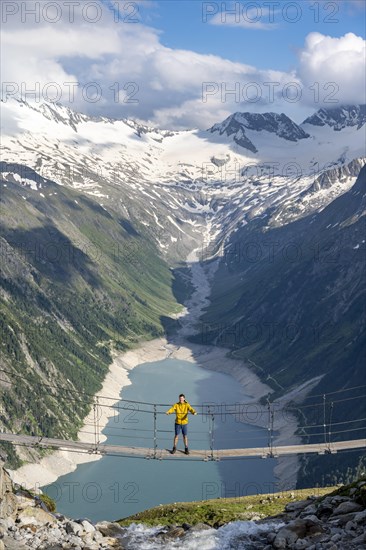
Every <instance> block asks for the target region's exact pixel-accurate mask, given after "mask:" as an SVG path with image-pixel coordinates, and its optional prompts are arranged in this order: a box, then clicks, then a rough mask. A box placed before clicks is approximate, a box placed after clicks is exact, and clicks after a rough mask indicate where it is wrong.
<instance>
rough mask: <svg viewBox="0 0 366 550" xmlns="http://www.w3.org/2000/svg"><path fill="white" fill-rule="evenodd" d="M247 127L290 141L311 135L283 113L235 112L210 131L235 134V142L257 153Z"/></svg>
mask: <svg viewBox="0 0 366 550" xmlns="http://www.w3.org/2000/svg"><path fill="white" fill-rule="evenodd" d="M246 129H247V130H255V131H256V132H261V131H266V132H269V133H273V134H275V135H277V136H278V137H280V138H283V139H286V140H288V141H298V140H300V139H305V138H308V137H310V136H309V134H307V133H306V132H304V130H302V128H300V126H298V125H297V124H295V122H293V121H292V120H291V119H290V118H288V116H286V115H285V114H283V113H281V114H278V113H264V114H258V113H234V114H233V115H230V116H229V117H228V118H227V119H226V120H224V122H222V123H220V124H215V125H214V126H212V128H210V129H209V131H210V132H212V133H214V132H218V133H219V134H220V135H222V134H226V135H227V136H228V137H229V136H231V135H233V134H234V137H233V140H234V141H235V143H237V144H238V145H240V146H242V147H244V148H247V149H249V150H250V151H252V152H254V153H256V152H257V151H258V149H257V148H256V146H255V145H254V144H253V143H252V142H251V141H250V139H249V138H248V137H247V136H246V134H245V130H246Z"/></svg>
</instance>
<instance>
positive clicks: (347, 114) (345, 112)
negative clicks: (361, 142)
mask: <svg viewBox="0 0 366 550" xmlns="http://www.w3.org/2000/svg"><path fill="white" fill-rule="evenodd" d="M365 122H366V105H347V106H342V107H337V108H333V109H319V111H317V112H316V113H315V114H314V115H312V116H310V117H308V118H307V119H306V120H304V122H303V123H302V126H304V125H306V124H312V125H314V126H326V125H327V126H330V127H331V128H333V130H337V131H339V130H343V128H346V127H352V126H357V129H358V130H359V129H360V128H362V126H363V125H364V124H365Z"/></svg>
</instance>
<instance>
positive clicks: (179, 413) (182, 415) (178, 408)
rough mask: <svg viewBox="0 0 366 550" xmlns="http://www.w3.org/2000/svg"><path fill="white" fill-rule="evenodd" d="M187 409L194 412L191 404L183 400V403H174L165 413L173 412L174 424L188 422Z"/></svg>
mask: <svg viewBox="0 0 366 550" xmlns="http://www.w3.org/2000/svg"><path fill="white" fill-rule="evenodd" d="M188 411H189V412H190V413H192V414H196V411H195V410H194V408H193V407H191V405H190V404H189V403H188V402H187V401H185V402H184V403H174V405H173V406H172V407H171V408H170V409H169V410H168V411H167V414H172V413H173V412H175V414H176V417H175V423H176V424H188Z"/></svg>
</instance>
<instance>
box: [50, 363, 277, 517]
mask: <svg viewBox="0 0 366 550" xmlns="http://www.w3.org/2000/svg"><path fill="white" fill-rule="evenodd" d="M129 376H130V380H131V385H129V386H126V387H125V388H123V390H122V392H121V402H120V403H119V407H120V410H119V414H116V416H115V417H114V418H111V419H110V420H109V422H108V425H107V426H106V428H105V429H104V430H103V433H104V434H105V435H106V436H107V442H108V443H109V444H119V445H129V446H138V447H150V448H151V447H152V446H153V436H152V434H153V425H154V420H153V415H152V414H151V411H152V410H153V408H152V407H151V406H150V405H142V404H131V403H128V402H126V401H123V400H129V401H139V402H147V403H158V404H162V405H161V406H159V407H158V408H157V410H158V412H159V414H158V415H157V430H158V431H157V435H158V439H157V446H158V448H164V449H165V448H166V449H171V447H172V443H173V436H174V433H173V431H174V418H175V417H174V415H170V416H167V415H165V414H164V413H165V411H166V410H167V409H168V408H169V407H170V406H171V405H173V404H174V403H175V402H176V401H178V395H179V394H180V393H184V394H185V396H186V400H187V401H188V402H189V403H190V404H191V405H192V406H193V407H195V408H196V409H197V412H198V413H200V412H201V411H206V412H207V411H208V404H211V405H210V407H211V410H212V411H213V410H214V411H215V412H216V413H220V414H216V415H215V421H214V428H213V446H214V448H217V449H219V448H238V447H239V448H243V447H259V446H264V447H265V446H266V445H267V430H266V429H264V428H259V427H256V426H251V425H249V424H244V423H243V422H239V421H238V417H234V416H233V415H232V414H225V411H226V412H228V411H229V410H231V411H233V410H235V411H236V412H238V411H240V407H244V404H245V402H246V401H249V398H248V396H246V395H245V394H244V393H243V391H242V390H241V388H240V386H239V385H238V383H237V382H236V381H235V380H234V378H232V377H231V376H228V375H226V374H220V373H217V372H211V371H209V370H206V369H203V368H201V367H199V366H198V365H197V364H195V363H191V362H187V361H181V360H177V359H165V360H163V361H158V362H154V363H145V364H143V365H139V366H137V367H136V368H134V369H133V370H132V371H131V372H130V375H129ZM232 404H236V405H235V406H234V407H233V405H232ZM229 405H230V407H229ZM241 410H244V408H242V409H241ZM144 411H149V412H144ZM247 413H248V411H247V412H246V414H247ZM248 414H249V413H248ZM250 414H254V415H255V414H257V413H256V412H255V411H252V413H250ZM210 429H211V421H210V420H209V419H208V417H207V416H205V415H200V414H199V415H198V416H192V415H189V425H188V438H189V447H190V449H210V444H211V438H212V435H211V433H210ZM183 448H184V446H183V441H182V436H180V440H179V443H178V449H181V450H183ZM175 456H177V455H175ZM274 466H275V460H274V459H261V458H253V459H252V458H246V459H235V460H223V461H220V462H216V461H209V462H204V461H201V460H193V459H192V458H190V459H188V460H181V459H179V458H178V459H177V460H174V459H172V460H151V459H146V458H136V457H118V456H103V458H101V459H100V460H98V461H96V462H91V463H87V464H81V465H79V466H78V467H77V469H76V470H75V471H74V472H72V473H70V474H67V475H65V476H62V477H60V478H58V479H57V481H56V482H55V483H53V484H51V485H49V486H47V487H44V488H43V490H44V491H45V492H47V494H49V495H50V496H51V497H52V498H54V499H55V500H56V504H57V511H58V512H61V513H63V514H65V515H67V516H69V517H74V518H82V517H85V518H89V519H90V520H92V521H98V520H116V519H120V518H123V517H126V516H129V515H131V514H135V513H136V512H139V511H142V510H145V509H147V508H150V507H152V506H157V505H159V504H164V503H169V502H183V501H192V500H203V499H209V498H219V497H235V496H243V495H247V494H257V493H265V492H270V490H271V487H273V484H274V483H275V481H276V480H275V477H274V474H273V469H274Z"/></svg>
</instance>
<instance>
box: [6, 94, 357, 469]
mask: <svg viewBox="0 0 366 550" xmlns="http://www.w3.org/2000/svg"><path fill="white" fill-rule="evenodd" d="M1 110H2V117H1V123H2V134H3V139H2V158H3V162H2V163H1V164H0V172H1V178H2V179H1V185H2V188H1V207H2V216H1V235H2V241H1V250H2V256H3V258H4V259H5V262H3V267H2V271H1V288H2V290H1V313H2V321H1V322H2V331H3V335H4V341H3V343H2V352H3V353H2V360H1V368H2V369H3V371H8V372H9V374H6V372H3V374H2V376H1V379H2V381H1V385H2V388H3V390H2V392H1V400H2V409H1V415H0V420H1V424H2V426H3V427H5V428H7V429H10V428H12V429H16V430H23V431H25V432H27V433H37V430H38V429H39V426H40V422H41V420H42V422H43V428H42V429H43V430H44V427H45V428H46V432H47V434H52V435H58V436H65V435H67V434H71V435H72V434H75V433H76V431H77V429H76V426H75V424H78V423H79V422H80V421H81V418H82V417H83V416H84V415H85V414H86V411H87V408H88V406H87V405H85V403H80V402H77V403H76V404H75V405H73V406H72V407H71V406H69V405H67V403H66V400H65V397H63V394H62V392H60V391H59V390H58V389H57V388H56V389H54V390H52V392H54V393H50V392H49V391H48V392H47V394H46V392H45V391H43V390H42V389H41V388H42V386H41V383H42V384H45V383H47V382H48V381H49V380H55V379H57V380H58V383H59V384H60V386H62V387H63V388H65V387H66V388H68V389H69V390H70V392H74V391H75V390H77V391H81V390H83V391H86V392H87V393H89V394H92V393H94V392H95V391H97V389H98V388H99V387H100V381H101V380H102V379H103V376H104V375H105V373H106V370H107V367H108V363H109V362H110V359H111V355H110V350H111V349H112V348H117V349H125V348H126V347H127V346H129V345H133V344H134V342H136V340H137V339H138V338H139V337H144V338H145V337H147V338H148V337H153V336H155V335H158V334H162V332H163V331H164V326H165V325H164V323H165V322H166V318H167V315H168V314H169V312H177V311H178V310H179V309H180V307H181V306H179V304H178V302H179V303H183V301H184V300H185V297H186V296H187V291H188V290H189V288H190V286H189V273H187V272H186V271H185V267H186V264H185V261H186V259H187V258H189V259H190V262H191V263H192V262H194V263H197V261H201V262H202V266H203V269H205V267H206V265H207V266H208V267H209V266H210V261H211V260H212V259H215V260H216V261H217V263H218V264H219V266H220V267H219V269H218V270H217V271H216V274H215V279H214V284H213V291H212V297H211V298H212V299H211V306H209V307H208V309H207V313H206V315H205V317H204V318H203V326H204V338H205V343H214V342H215V343H216V344H219V345H224V346H225V345H227V346H228V347H229V348H230V347H232V348H233V349H234V351H235V352H236V353H237V354H239V356H243V357H247V358H249V359H252V360H253V361H254V362H259V363H260V364H261V365H264V367H262V368H264V371H263V372H264V373H265V374H264V375H265V376H271V377H272V379H275V380H277V385H276V389H277V390H278V389H279V388H280V389H281V388H282V390H284V389H285V388H287V389H288V388H290V387H292V385H293V384H295V383H298V382H299V380H305V379H307V378H309V377H312V376H314V375H315V373H317V374H319V373H320V374H324V375H325V378H324V381H325V382H324V384H328V378H329V381H330V382H331V384H333V385H334V387H335V386H337V387H339V386H342V385H345V384H350V383H351V382H352V383H354V382H355V380H359V377H360V376H361V371H360V367H359V365H360V361H361V357H362V353H363V347H362V331H363V330H364V328H363V327H364V324H363V303H364V301H363V300H364V294H363V292H364V290H363V284H362V282H361V276H362V261H363V254H364V242H363V239H362V230H363V223H364V222H363V220H364V215H363V212H364V211H363V208H364V202H363V201H364V189H363V187H362V181H363V180H362V178H361V179H359V180H358V181H357V183H356V184H355V182H356V179H357V177H358V175H359V173H360V171H361V169H362V167H363V166H364V164H365V151H364V113H365V108H364V106H343V107H337V108H334V109H331V110H324V109H322V110H320V111H318V113H316V114H315V115H314V116H313V117H309V118H308V119H307V120H305V121H304V123H303V124H301V125H297V124H295V123H294V122H293V121H291V120H290V119H289V118H288V117H287V116H286V115H285V114H281V115H278V114H274V113H265V114H261V115H259V114H250V113H235V114H234V115H232V116H231V117H229V118H228V119H227V120H226V121H224V122H222V123H218V124H216V125H215V126H214V127H213V128H211V129H209V130H189V131H183V132H174V131H169V130H157V129H154V128H150V127H148V126H144V125H141V124H138V123H136V122H134V121H130V120H112V119H106V118H101V117H99V118H93V117H88V116H86V115H82V114H79V113H74V112H73V111H71V110H70V109H68V108H65V107H63V106H62V105H57V104H43V105H40V104H30V103H27V102H25V101H23V100H21V99H17V100H16V99H14V98H13V99H9V98H3V99H2V102H1ZM362 173H363V174H364V172H362ZM362 177H363V176H362ZM253 254H254V256H253ZM266 255H269V256H268V257H267V256H266ZM191 267H192V266H191ZM213 271H214V270H213ZM173 294H174V295H173ZM314 320H317V322H318V325H317V326H316V327H315V328H314V330H315V332H316V334H317V335H318V340H319V338H320V340H321V342H319V341H315V342H314V341H311V348H309V329H310V327H312V326H313V325H312V323H313V321H314ZM219 322H220V323H221V325H220V327H219V328H217V327H216V328H215V327H214V325H215V324H217V323H219ZM252 322H255V323H257V324H258V323H259V324H261V323H263V322H266V323H272V324H275V325H276V326H279V327H280V331H282V330H283V327H284V326H285V327H286V326H288V324H289V323H292V326H295V327H301V330H302V332H304V331H305V333H306V335H305V337H303V335H301V337H299V336H298V335H297V334H293V333H291V334H292V340H291V341H287V340H286V341H285V340H284V339H283V337H282V336H281V335H280V336H278V335H276V336H274V337H271V338H270V339H269V341H267V340H268V338H267V340H266V339H265V337H264V336H263V335H262V337H260V338H257V340H255V341H254V342H253V341H248V337H247V336H246V335H244V337H243V336H242V335H239V337H238V338H237V337H236V336H235V339H236V341H235V343H234V345H232V342H230V341H229V339H228V338H227V337H226V335H225V333H229V332H230V331H231V333H232V332H233V330H232V326H233V325H234V326H236V325H237V324H238V323H242V324H243V323H244V326H245V325H246V324H247V323H252ZM326 322H328V325H327V324H326ZM329 323H330V324H329ZM222 324H224V326H222ZM230 327H231V328H230ZM197 328H198V332H199V333H202V330H201V329H200V326H198V327H196V329H197ZM311 330H313V329H311ZM310 333H311V336H312V337H313V332H311V331H310ZM280 334H282V332H280ZM330 337H331V338H332V341H331V343H329V342H327V341H325V340H324V339H325V338H330ZM196 338H197V337H196ZM199 338H201V340H202V334H201V336H199ZM250 338H251V337H250ZM250 338H249V340H250ZM300 361H301V363H300ZM299 364H301V369H300V370H299ZM75 365H77V368H75ZM342 365H343V368H342ZM300 371H301V372H300ZM19 373H21V376H18V377H16V376H15V375H16V374H19ZM335 373H336V374H337V376H338V373H339V378H335V377H334V376H333V375H334V374H335ZM332 376H333V377H332ZM327 377H328V378H327ZM15 380H16V381H15ZM278 384H279V385H278ZM329 387H330V388H331V387H333V386H332V385H330V386H328V385H326V388H327V389H328V388H329ZM321 389H323V388H322V387H321ZM282 390H281V391H282ZM62 391H64V390H62ZM34 395H37V396H38V397H39V399H37V400H35V399H34ZM65 395H66V394H65ZM39 404H41V406H39ZM74 409H75V410H74ZM10 419H12V420H10ZM75 420H76V422H75ZM8 453H10V455H9V456H11V459H12V460H14V461H15V460H16V458H15V456H14V455H11V450H10V449H8Z"/></svg>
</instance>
